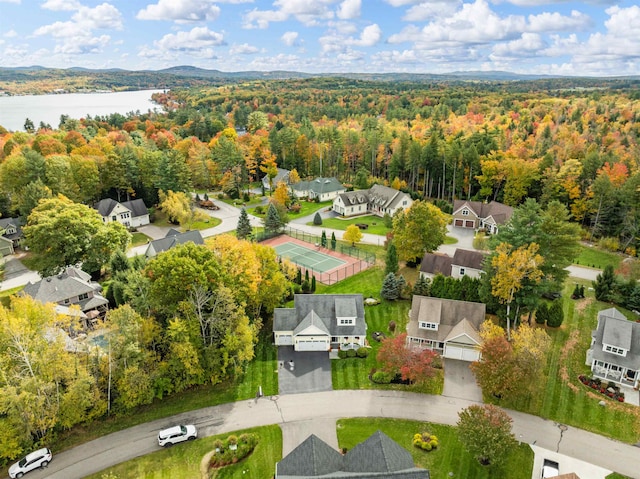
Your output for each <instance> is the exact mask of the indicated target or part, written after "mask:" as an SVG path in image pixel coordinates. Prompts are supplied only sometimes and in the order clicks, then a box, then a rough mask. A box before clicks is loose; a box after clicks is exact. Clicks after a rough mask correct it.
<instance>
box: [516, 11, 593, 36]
mask: <svg viewBox="0 0 640 479" xmlns="http://www.w3.org/2000/svg"><path fill="white" fill-rule="evenodd" d="M527 21H528V26H527V31H529V32H560V31H576V30H578V31H580V30H586V29H587V28H589V27H590V26H591V24H592V21H591V17H589V15H586V14H584V13H581V12H578V11H577V10H572V11H571V16H570V17H567V16H564V15H561V14H560V13H558V12H554V13H549V12H544V13H541V14H539V15H529V17H528V18H527Z"/></svg>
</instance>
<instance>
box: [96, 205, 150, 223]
mask: <svg viewBox="0 0 640 479" xmlns="http://www.w3.org/2000/svg"><path fill="white" fill-rule="evenodd" d="M94 208H95V209H96V210H98V213H100V216H102V221H104V222H105V223H109V222H111V221H117V222H119V223H122V224H123V225H124V226H126V227H127V228H137V227H139V226H145V225H148V224H149V223H150V221H149V210H148V209H147V205H145V204H144V201H143V200H141V199H135V200H131V201H125V202H124V203H119V202H117V201H116V200H114V199H111V198H105V199H103V200H100V201H99V202H98V203H96V205H95V206H94Z"/></svg>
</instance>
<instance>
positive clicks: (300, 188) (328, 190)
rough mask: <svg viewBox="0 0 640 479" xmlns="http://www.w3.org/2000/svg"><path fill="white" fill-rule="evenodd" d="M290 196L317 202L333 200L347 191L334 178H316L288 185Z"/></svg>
mask: <svg viewBox="0 0 640 479" xmlns="http://www.w3.org/2000/svg"><path fill="white" fill-rule="evenodd" d="M290 188H291V194H293V195H294V196H295V197H296V198H309V199H311V200H315V199H317V200H318V201H329V200H333V199H334V198H335V197H336V196H338V195H339V194H341V193H344V192H345V191H347V189H346V188H345V187H344V186H343V185H342V183H340V182H339V181H338V180H337V179H336V178H333V177H331V178H316V179H315V180H312V181H299V182H298V183H294V184H292V185H290Z"/></svg>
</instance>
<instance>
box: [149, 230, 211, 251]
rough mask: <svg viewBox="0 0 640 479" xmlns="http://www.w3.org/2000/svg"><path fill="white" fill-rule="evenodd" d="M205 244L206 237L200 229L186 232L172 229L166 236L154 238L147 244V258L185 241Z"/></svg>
mask: <svg viewBox="0 0 640 479" xmlns="http://www.w3.org/2000/svg"><path fill="white" fill-rule="evenodd" d="M189 242H191V243H194V244H204V238H203V237H202V235H201V234H200V231H198V230H191V231H187V232H185V233H180V232H179V231H178V230H175V229H170V230H169V232H168V233H167V235H166V236H165V237H164V238H160V239H157V240H153V241H151V242H150V243H149V246H147V250H146V251H145V253H144V254H145V256H146V257H147V258H153V257H154V256H156V255H158V254H160V253H162V252H164V251H168V250H170V249H171V248H173V247H174V246H176V245H179V244H184V243H189Z"/></svg>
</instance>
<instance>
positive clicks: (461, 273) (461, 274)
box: [460, 268, 464, 276]
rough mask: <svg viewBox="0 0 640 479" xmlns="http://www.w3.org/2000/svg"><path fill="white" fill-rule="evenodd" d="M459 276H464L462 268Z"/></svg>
mask: <svg viewBox="0 0 640 479" xmlns="http://www.w3.org/2000/svg"><path fill="white" fill-rule="evenodd" d="M460 276H464V268H460Z"/></svg>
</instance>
